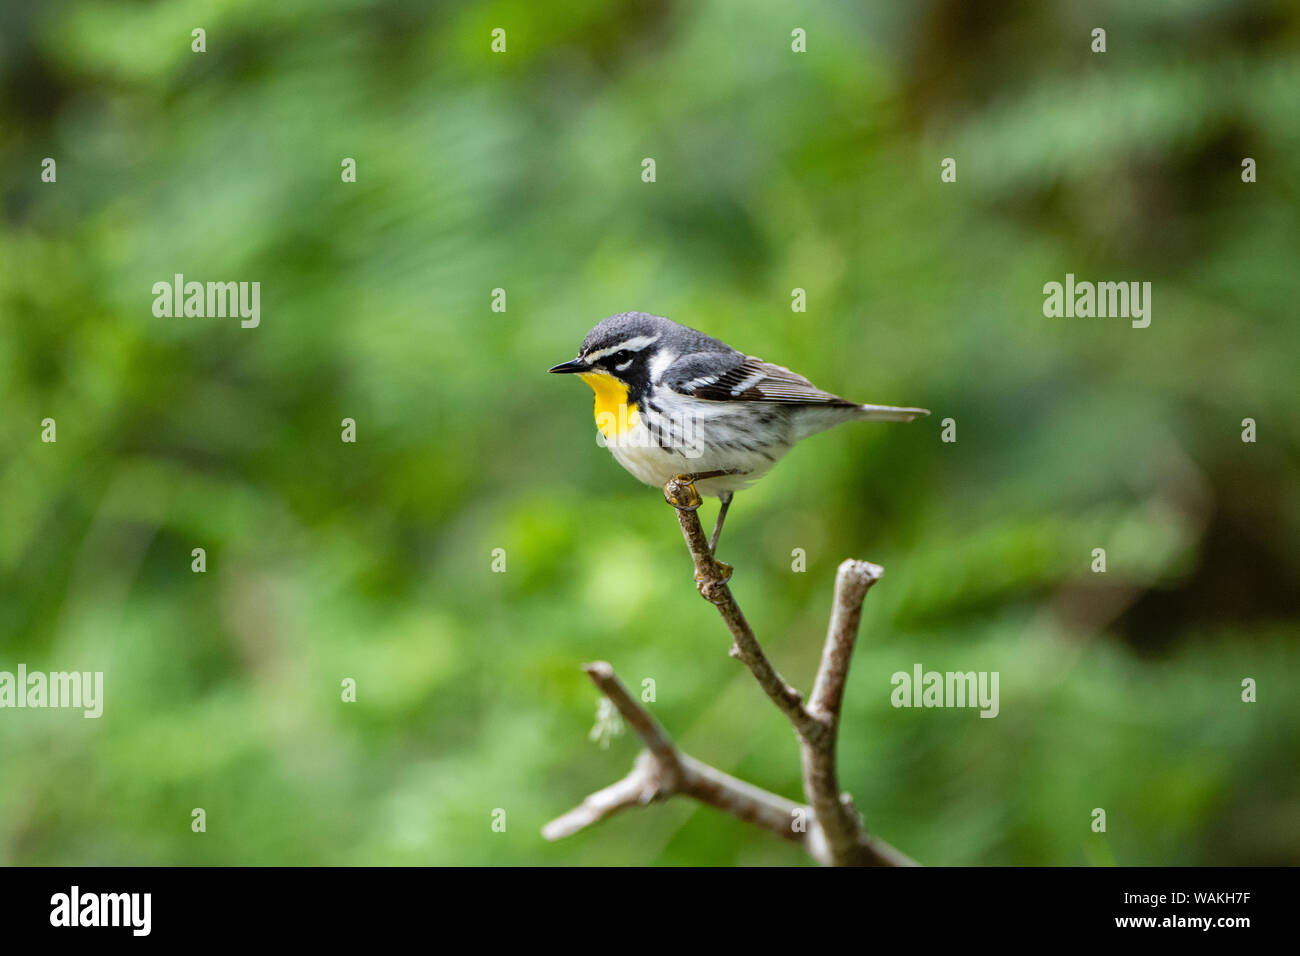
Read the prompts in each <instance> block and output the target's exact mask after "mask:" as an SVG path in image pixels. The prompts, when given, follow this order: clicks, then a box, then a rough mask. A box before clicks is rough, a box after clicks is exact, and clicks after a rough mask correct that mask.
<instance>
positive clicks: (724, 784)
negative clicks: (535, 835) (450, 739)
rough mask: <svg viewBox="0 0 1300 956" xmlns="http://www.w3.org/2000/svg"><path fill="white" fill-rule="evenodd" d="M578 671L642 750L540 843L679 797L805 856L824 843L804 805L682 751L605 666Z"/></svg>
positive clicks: (545, 833) (545, 830) (544, 832)
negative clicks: (628, 768) (803, 849)
mask: <svg viewBox="0 0 1300 956" xmlns="http://www.w3.org/2000/svg"><path fill="white" fill-rule="evenodd" d="M583 670H585V671H586V672H587V675H588V676H589V677H590V678H591V680H592V683H594V684H595V685H596V686H597V687H598V688H600V690H601V693H603V694H604V695H605V696H606V697H608V698H609V700H610V701H611V702H612V703H613V704H614V706H615V707H616V708H618V712H619V713H620V714H622V715H623V719H624V720H626V721H627V722H628V725H629V726H630V727H631V728H632V730H633V731H634V732H635V733H636V734H637V736H639V737H640V738H641V740H642V742H643V743H644V744H645V746H646V749H645V750H643V751H641V753H640V755H639V756H638V757H637V761H636V765H635V766H634V767H633V768H632V772H631V773H629V774H628V775H627V776H626V777H624V778H623V779H622V780H619V781H618V782H617V783H613V784H610V785H609V786H608V787H605V788H604V789H602V790H598V791H596V792H595V793H593V794H591V796H589V797H587V799H586V800H584V801H582V803H581V804H580V805H579V806H577V807H575V808H574V809H573V810H570V811H569V812H568V813H566V814H564V816H562V817H558V818H556V819H555V820H552V821H551V822H550V823H548V824H546V826H545V827H543V828H542V836H544V837H545V838H546V839H548V840H558V839H560V838H562V837H566V836H570V835H572V834H574V833H577V832H578V831H579V830H582V829H584V828H586V827H589V826H591V825H592V824H593V823H599V822H600V821H601V820H605V819H608V818H609V817H611V816H613V815H614V814H615V813H618V812H619V811H620V810H626V809H627V808H629V807H637V806H645V805H646V804H649V803H652V802H656V801H659V800H666V799H668V798H669V797H672V796H678V795H681V796H686V797H691V798H693V799H695V800H698V801H700V802H701V803H707V804H708V805H709V806H711V807H716V808H717V809H719V810H721V811H722V812H724V813H728V814H730V815H731V816H733V817H735V818H736V819H738V820H743V821H744V822H745V823H751V824H753V825H754V826H757V827H761V828H762V829H764V830H767V831H768V832H769V833H772V834H774V835H776V836H779V837H780V838H781V839H783V840H789V841H790V842H792V843H796V844H799V845H808V846H809V847H810V849H809V852H814V849H813V848H820V847H821V846H822V845H823V844H824V841H823V840H822V839H821V838H820V833H815V834H811V836H813V837H814V839H812V840H810V839H809V837H810V833H809V832H808V831H809V830H811V829H814V828H815V826H816V824H815V822H814V818H813V813H812V811H811V810H810V809H809V808H808V807H806V806H803V805H802V804H798V803H795V802H794V801H792V800H787V799H786V798H785V797H782V796H778V795H777V794H775V793H769V792H768V791H766V790H762V789H760V788H759V787H755V786H754V785H753V784H750V783H746V782H745V781H743V780H739V779H737V778H735V777H733V776H731V775H730V774H727V773H723V772H722V771H721V770H719V769H717V768H716V767H712V766H709V765H708V764H706V763H703V762H701V761H699V760H696V759H695V758H694V757H691V756H689V755H687V754H684V753H682V752H681V751H680V750H678V749H677V747H676V745H675V744H673V742H672V740H671V739H670V738H669V737H668V734H667V733H666V732H665V731H664V729H663V728H662V727H661V726H660V725H659V722H658V721H656V720H655V719H654V717H653V716H651V714H650V712H649V711H647V710H646V709H645V708H644V707H642V706H641V703H640V702H639V701H638V700H636V698H634V697H633V696H632V695H631V694H629V693H628V690H627V688H626V687H625V686H623V682H622V681H620V680H619V679H618V676H617V675H616V674H615V673H614V669H613V668H612V667H610V666H609V664H607V663H605V662H604V661H597V662H596V663H594V664H586V665H584V666H583ZM814 855H816V853H814Z"/></svg>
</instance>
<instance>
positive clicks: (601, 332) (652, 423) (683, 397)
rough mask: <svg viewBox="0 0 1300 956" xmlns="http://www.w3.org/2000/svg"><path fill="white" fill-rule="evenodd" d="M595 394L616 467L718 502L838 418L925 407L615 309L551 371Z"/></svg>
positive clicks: (892, 416)
mask: <svg viewBox="0 0 1300 956" xmlns="http://www.w3.org/2000/svg"><path fill="white" fill-rule="evenodd" d="M551 371H552V372H556V373H573V374H576V375H577V376H578V377H579V378H581V379H582V380H583V381H584V382H586V383H587V384H588V385H590V386H591V390H592V391H593V392H595V393H596V405H595V415H596V427H597V429H598V430H599V432H600V435H601V437H602V438H603V443H604V444H605V445H607V446H608V447H609V450H610V452H611V453H612V454H613V455H614V458H615V459H616V460H617V461H618V463H619V464H620V465H622V466H623V467H624V468H626V469H627V470H628V471H629V472H631V473H632V474H633V475H634V476H635V477H637V478H639V479H640V480H641V481H643V482H645V483H646V484H648V485H660V486H662V485H664V484H665V483H666V482H667V481H668V480H669V479H671V478H673V477H675V476H678V475H687V476H689V477H690V478H691V479H693V481H694V484H695V487H696V490H697V491H698V492H699V494H701V495H711V496H716V497H717V498H718V499H719V500H720V501H721V508H720V510H719V512H718V520H717V524H716V525H715V527H714V529H713V536H712V539H711V541H710V543H709V547H710V550H711V551H712V552H713V553H715V554H716V552H717V546H718V535H719V534H721V532H722V522H723V520H724V519H725V518H726V515H727V509H728V507H730V505H731V498H732V495H733V494H734V493H735V492H736V491H738V490H739V489H741V488H743V487H744V486H745V485H747V484H749V483H750V482H752V481H755V480H757V479H759V478H761V477H762V476H763V475H765V474H766V473H767V472H768V470H769V469H770V468H771V467H772V466H773V465H774V464H776V462H777V460H778V459H779V458H781V457H782V456H783V455H784V454H785V453H786V452H788V451H789V450H790V449H791V448H792V447H793V446H794V444H795V442H797V441H800V440H802V439H804V438H807V437H808V436H809V435H815V434H816V433H817V432H820V431H825V430H826V429H827V428H830V427H831V426H833V425H838V424H840V423H841V422H910V421H911V420H912V419H914V418H916V417H918V416H920V415H928V414H930V413H929V411H928V410H926V409H924V408H895V407H893V406H891V405H859V404H858V403H857V402H850V401H848V400H847V399H844V398H840V397H839V396H838V395H832V394H831V393H830V392H823V391H822V390H821V389H819V388H818V387H817V386H815V385H813V383H812V382H810V381H808V380H807V379H806V378H804V377H803V376H802V375H797V374H795V373H794V372H792V371H790V370H789V369H788V368H783V367H782V366H780V365H772V364H771V363H769V362H764V361H763V360H762V359H758V358H754V357H753V356H752V355H746V354H745V353H743V352H738V351H736V350H735V349H733V348H732V347H731V346H730V345H728V344H727V343H725V342H722V341H719V340H718V339H715V338H712V337H710V336H708V335H705V334H704V333H703V332H697V331H696V330H695V329H691V328H687V327H686V326H684V325H678V324H677V323H676V322H673V321H672V320H670V319H665V318H664V317H663V316H659V315H651V314H649V313H647V312H620V313H619V314H618V315H611V316H610V317H609V318H607V319H603V320H602V321H601V322H600V323H599V324H598V325H597V326H596V327H595V328H594V329H592V330H591V331H590V332H588V333H587V337H586V338H585V339H583V341H582V348H580V349H579V350H578V357H577V358H575V359H572V360H571V361H568V362H562V363H560V364H559V365H557V366H555V367H554V368H552V369H551Z"/></svg>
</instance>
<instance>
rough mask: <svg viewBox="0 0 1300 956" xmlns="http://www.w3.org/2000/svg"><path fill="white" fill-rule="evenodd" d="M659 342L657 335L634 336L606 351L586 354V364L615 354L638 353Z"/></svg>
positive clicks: (598, 350) (599, 350)
mask: <svg viewBox="0 0 1300 956" xmlns="http://www.w3.org/2000/svg"><path fill="white" fill-rule="evenodd" d="M658 341H659V336H657V335H636V336H633V337H632V338H630V339H628V340H627V341H626V342H619V343H618V344H617V345H611V346H610V347H609V348H607V349H596V351H594V352H588V353H587V361H588V362H599V361H600V360H601V359H603V358H604V357H605V356H606V355H613V354H614V353H615V352H623V351H627V352H640V351H641V350H642V349H644V348H646V347H648V346H651V345H654V344H655V343H656V342H658Z"/></svg>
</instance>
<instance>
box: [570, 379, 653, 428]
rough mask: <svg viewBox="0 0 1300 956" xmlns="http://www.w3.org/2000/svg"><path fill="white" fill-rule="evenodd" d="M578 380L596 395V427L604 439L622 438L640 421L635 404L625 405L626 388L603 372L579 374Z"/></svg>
mask: <svg viewBox="0 0 1300 956" xmlns="http://www.w3.org/2000/svg"><path fill="white" fill-rule="evenodd" d="M578 378H580V379H582V380H583V381H584V382H586V383H587V384H588V385H590V386H591V390H592V391H593V392H595V393H596V411H595V414H596V427H597V428H599V429H600V433H601V434H602V435H604V436H605V437H606V438H615V437H617V438H622V437H623V436H624V435H626V434H627V430H628V429H629V428H635V427H636V426H637V424H638V423H639V422H640V421H641V416H640V415H638V414H637V410H636V403H635V402H634V403H633V404H631V405H629V404H628V403H627V386H626V385H624V384H623V383H622V382H620V381H619V380H618V379H616V378H615V377H614V376H613V375H607V374H606V373H604V372H579V373H578Z"/></svg>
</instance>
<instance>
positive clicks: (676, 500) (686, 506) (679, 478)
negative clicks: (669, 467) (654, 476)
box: [664, 475, 704, 511]
mask: <svg viewBox="0 0 1300 956" xmlns="http://www.w3.org/2000/svg"><path fill="white" fill-rule="evenodd" d="M694 479H695V476H694V475H674V476H673V477H672V478H669V479H668V481H667V483H665V484H664V500H665V501H667V502H668V503H669V504H670V505H672V506H673V507H674V508H680V509H682V510H683V511H694V510H695V509H696V508H698V507H699V506H700V505H702V504H704V499H703V498H701V497H700V493H699V492H698V491H696V490H695V481H694Z"/></svg>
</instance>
